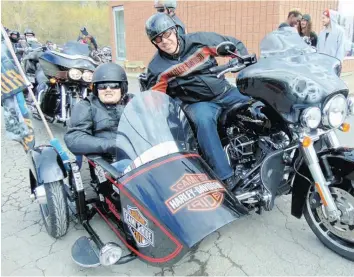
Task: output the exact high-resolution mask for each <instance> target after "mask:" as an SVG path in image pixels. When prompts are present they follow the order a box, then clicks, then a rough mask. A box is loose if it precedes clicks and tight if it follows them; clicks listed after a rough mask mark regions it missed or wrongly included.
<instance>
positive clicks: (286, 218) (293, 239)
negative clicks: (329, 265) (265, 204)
mask: <svg viewBox="0 0 354 277" xmlns="http://www.w3.org/2000/svg"><path fill="white" fill-rule="evenodd" d="M275 206H276V207H277V209H278V211H279V212H280V213H281V214H282V215H284V217H285V220H286V221H285V228H286V229H287V230H288V231H289V233H290V236H291V238H292V242H293V243H295V244H296V245H298V246H300V248H302V249H303V250H304V251H305V252H308V253H310V254H312V255H314V256H315V257H317V258H318V259H320V256H319V255H317V254H316V253H313V252H312V251H310V250H309V249H306V248H305V247H304V246H303V245H302V244H301V243H300V242H299V241H298V240H297V239H296V238H295V237H294V233H293V230H292V229H291V228H289V227H288V223H289V222H288V219H289V217H288V215H287V214H285V213H284V212H283V211H282V210H281V209H280V208H279V206H278V205H275Z"/></svg>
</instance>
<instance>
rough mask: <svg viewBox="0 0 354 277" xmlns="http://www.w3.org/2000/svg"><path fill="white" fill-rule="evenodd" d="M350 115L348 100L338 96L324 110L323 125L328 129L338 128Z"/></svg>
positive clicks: (340, 95)
mask: <svg viewBox="0 0 354 277" xmlns="http://www.w3.org/2000/svg"><path fill="white" fill-rule="evenodd" d="M347 113H348V104H347V99H345V97H344V95H342V94H337V95H336V96H334V97H332V98H331V99H330V100H329V101H328V102H327V103H326V105H325V106H324V108H323V116H322V123H323V125H324V126H326V127H330V128H338V127H339V126H340V125H342V123H343V122H344V120H345V118H346V117H347Z"/></svg>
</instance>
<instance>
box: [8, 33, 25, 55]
mask: <svg viewBox="0 0 354 277" xmlns="http://www.w3.org/2000/svg"><path fill="white" fill-rule="evenodd" d="M9 38H10V41H11V42H12V47H13V49H14V51H15V54H16V57H17V59H18V60H19V61H21V58H22V55H23V52H24V51H25V49H24V48H23V47H22V46H21V44H20V42H19V40H20V33H19V32H18V31H11V32H10V36H9Z"/></svg>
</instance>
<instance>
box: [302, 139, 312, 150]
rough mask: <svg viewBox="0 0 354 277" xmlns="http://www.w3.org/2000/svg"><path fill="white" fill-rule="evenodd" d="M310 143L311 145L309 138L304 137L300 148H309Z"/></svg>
mask: <svg viewBox="0 0 354 277" xmlns="http://www.w3.org/2000/svg"><path fill="white" fill-rule="evenodd" d="M311 143H312V140H311V138H309V137H304V140H303V141H302V146H303V147H305V148H306V147H309V146H310V145H311Z"/></svg>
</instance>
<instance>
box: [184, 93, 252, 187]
mask: <svg viewBox="0 0 354 277" xmlns="http://www.w3.org/2000/svg"><path fill="white" fill-rule="evenodd" d="M248 100H250V98H249V97H248V96H244V95H242V94H241V93H240V92H239V90H238V89H237V88H236V87H233V88H231V89H230V90H228V91H227V92H225V93H224V94H222V95H219V96H217V97H216V98H215V99H213V100H211V101H209V102H198V103H193V104H189V105H186V106H185V108H184V110H185V111H186V113H187V114H188V115H189V117H190V118H191V120H192V121H193V122H194V124H195V125H196V129H197V138H198V143H199V145H200V148H201V150H202V152H203V155H204V157H205V159H206V162H207V163H208V165H209V166H210V167H211V168H212V169H213V171H214V172H215V173H216V175H217V176H218V177H219V178H220V179H221V180H225V179H227V178H229V177H231V176H232V175H233V169H232V168H231V166H230V165H229V163H228V161H227V157H226V153H225V151H224V150H223V147H222V144H221V141H220V137H219V134H218V130H217V124H218V118H219V116H220V114H221V112H222V111H223V110H224V109H228V108H230V107H232V106H233V105H234V104H236V103H240V102H247V101H248Z"/></svg>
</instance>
